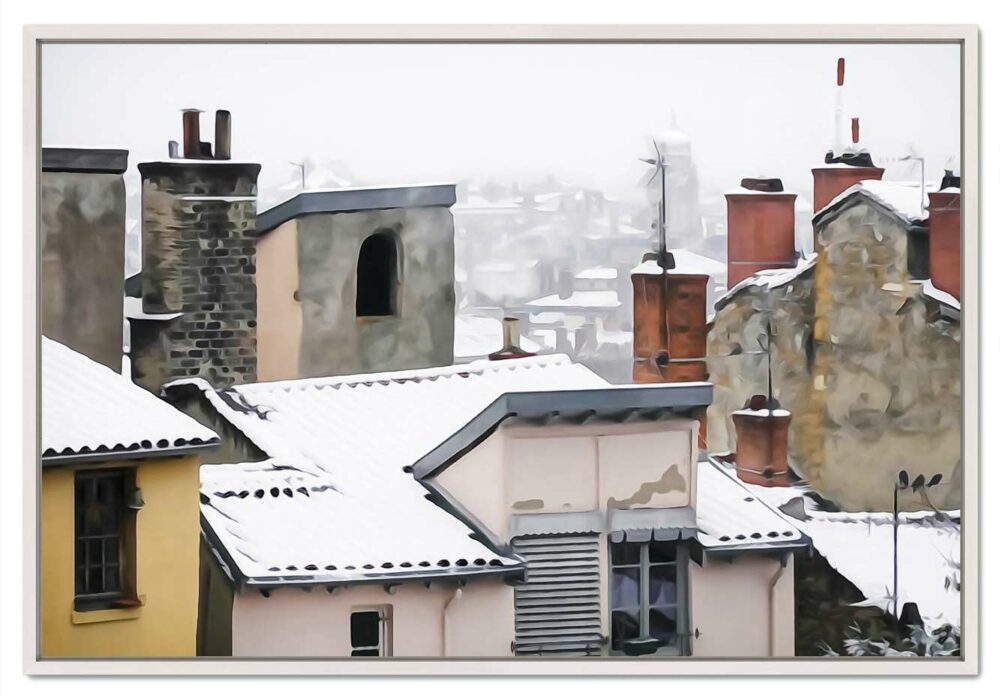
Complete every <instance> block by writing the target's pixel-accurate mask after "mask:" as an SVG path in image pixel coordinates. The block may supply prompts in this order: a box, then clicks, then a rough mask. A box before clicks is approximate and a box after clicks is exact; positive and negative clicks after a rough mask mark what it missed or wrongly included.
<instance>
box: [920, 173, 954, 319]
mask: <svg viewBox="0 0 1000 696" xmlns="http://www.w3.org/2000/svg"><path fill="white" fill-rule="evenodd" d="M961 186H962V181H961V178H960V177H958V176H956V175H954V174H952V173H951V172H950V171H948V172H946V173H945V177H944V180H943V181H942V182H941V190H940V191H932V192H930V193H929V194H927V197H928V199H929V200H930V208H929V210H928V213H929V217H930V223H929V234H930V266H931V269H930V270H931V273H930V275H931V282H932V283H933V284H934V287H936V288H938V289H939V290H944V291H945V292H947V293H949V294H950V295H952V296H953V297H955V299H957V300H961V299H962V188H961Z"/></svg>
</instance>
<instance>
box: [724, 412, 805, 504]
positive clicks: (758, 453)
mask: <svg viewBox="0 0 1000 696" xmlns="http://www.w3.org/2000/svg"><path fill="white" fill-rule="evenodd" d="M791 420H792V415H791V414H790V413H789V412H788V411H786V410H784V409H782V408H781V406H780V404H778V403H777V401H776V400H774V399H768V398H767V397H766V396H764V395H763V394H757V395H755V396H753V397H752V398H751V399H750V400H749V401H747V403H746V405H745V406H744V407H743V408H742V409H740V410H739V411H734V412H733V425H734V426H735V427H736V456H735V464H736V475H737V476H738V477H739V479H740V480H741V481H745V482H746V483H752V484H755V485H758V486H768V487H771V486H788V485H789V484H790V480H789V475H788V426H789V424H790V423H791Z"/></svg>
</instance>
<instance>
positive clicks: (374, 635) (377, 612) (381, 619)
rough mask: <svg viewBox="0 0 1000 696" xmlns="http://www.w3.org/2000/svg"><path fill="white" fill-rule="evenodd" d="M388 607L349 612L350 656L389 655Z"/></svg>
mask: <svg viewBox="0 0 1000 696" xmlns="http://www.w3.org/2000/svg"><path fill="white" fill-rule="evenodd" d="M388 643H389V609H388V607H384V608H379V609H355V610H354V611H352V612H351V657H382V656H385V655H389V654H390V651H389V650H388Z"/></svg>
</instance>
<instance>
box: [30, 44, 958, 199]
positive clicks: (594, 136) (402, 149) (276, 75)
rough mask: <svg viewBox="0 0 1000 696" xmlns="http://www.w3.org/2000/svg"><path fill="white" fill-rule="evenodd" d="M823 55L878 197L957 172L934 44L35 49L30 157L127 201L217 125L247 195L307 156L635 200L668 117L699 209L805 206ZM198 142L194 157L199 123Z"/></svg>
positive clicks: (945, 50) (951, 116) (276, 182)
mask: <svg viewBox="0 0 1000 696" xmlns="http://www.w3.org/2000/svg"><path fill="white" fill-rule="evenodd" d="M840 56H843V57H845V58H846V60H847V83H846V89H847V93H846V104H845V107H846V108H845V117H846V118H847V119H848V122H849V118H850V117H851V116H860V118H861V141H862V144H863V145H864V146H866V147H867V148H868V149H869V150H870V151H871V152H872V154H873V156H874V157H875V159H876V162H877V163H884V164H883V166H885V165H886V164H887V165H888V171H887V174H886V178H915V177H918V176H919V169H918V168H916V167H913V166H912V165H911V164H906V163H903V164H893V163H892V162H891V160H893V159H898V158H900V157H902V156H905V155H906V154H910V153H911V151H912V152H915V153H916V154H917V155H919V156H923V157H925V158H926V164H927V168H926V171H927V177H928V181H930V182H934V181H936V180H937V179H938V178H939V176H940V173H941V170H942V169H943V168H944V167H945V166H946V165H950V166H953V167H955V168H958V159H957V153H958V149H959V144H960V108H959V106H960V51H959V48H958V46H957V45H955V46H952V45H944V44H926V45H916V44H884V45H883V44H850V45H839V44H790V45H777V44H775V45H762V44H754V45H749V44H746V45H732V44H727V45H707V44H673V45H665V44H631V45H625V44H612V45H600V44H590V45H517V44H510V45H417V44H393V45H390V44H383V45H343V44H340V45H290V44H281V45H275V44H271V45H195V44H190V45H183V44H166V45H135V44H120V45H101V46H92V45H82V44H78V45H74V44H50V45H47V46H45V47H44V49H43V55H42V142H43V144H44V145H46V146H54V145H63V146H80V147H118V148H126V149H128V150H129V152H130V156H129V171H128V172H127V174H126V180H127V181H128V182H129V184H130V188H133V189H134V188H135V186H136V185H137V171H136V169H135V166H136V165H137V164H138V163H139V162H142V161H147V160H154V159H163V158H165V157H166V156H167V141H168V140H171V139H174V140H179V139H180V114H179V110H180V109H181V108H185V107H197V108H202V109H204V110H206V111H208V112H211V111H214V109H216V108H226V109H229V110H230V111H231V112H232V113H233V156H234V158H236V159H242V160H246V159H250V160H254V161H258V162H260V163H261V164H262V171H261V175H260V187H261V190H262V191H266V190H271V189H274V188H277V187H278V186H280V185H282V184H286V183H288V182H291V181H294V180H295V179H297V177H298V176H299V171H298V169H297V168H296V167H295V166H294V165H292V164H291V162H298V161H302V160H303V158H306V157H309V158H313V159H315V160H317V161H339V162H343V163H344V164H345V165H346V167H347V168H348V169H349V170H350V171H351V172H353V173H354V174H355V175H356V177H357V178H358V179H359V180H360V181H362V182H364V183H370V184H386V183H412V182H427V181H446V180H451V181H460V180H470V179H471V180H478V181H487V180H490V179H494V180H499V181H533V180H541V179H544V178H545V177H547V176H554V177H556V178H559V179H561V180H565V181H567V182H570V183H573V184H579V185H584V186H589V187H593V188H598V189H601V190H604V191H606V192H607V193H609V194H612V195H638V194H640V192H641V189H640V184H639V182H640V181H641V180H642V178H643V176H644V174H645V166H644V165H642V164H641V163H640V162H639V161H638V157H640V156H648V155H649V154H650V152H651V150H652V148H651V145H650V137H651V136H653V135H655V134H656V133H658V132H661V131H664V130H666V129H668V128H669V126H670V115H671V113H672V112H673V113H675V114H676V118H677V127H678V128H679V129H680V130H683V131H684V132H685V133H686V134H687V135H688V136H689V137H690V138H691V141H692V154H693V158H694V161H695V163H696V165H697V168H698V173H699V179H700V182H701V190H702V195H703V197H704V196H709V197H711V196H716V195H718V193H720V192H721V191H724V190H727V189H730V188H733V187H735V186H738V184H739V180H740V178H742V177H745V176H757V175H766V176H777V177H780V178H782V179H783V180H784V182H785V185H786V188H787V189H791V190H796V191H799V192H801V193H803V194H806V195H810V191H811V174H810V169H811V168H812V167H815V166H817V165H819V164H821V163H822V158H823V155H824V153H825V152H826V150H827V149H829V147H830V146H831V144H832V142H833V105H834V75H835V64H836V60H837V58H838V57H840ZM922 95H923V97H924V98H920V99H919V103H920V108H919V109H917V108H915V104H916V103H917V101H918V97H921V96H922ZM926 95H934V98H932V99H928V98H925V96H926ZM202 127H203V132H205V133H208V134H209V135H207V136H206V137H205V139H208V140H210V139H211V137H210V133H211V113H207V114H205V117H204V118H203V126H202Z"/></svg>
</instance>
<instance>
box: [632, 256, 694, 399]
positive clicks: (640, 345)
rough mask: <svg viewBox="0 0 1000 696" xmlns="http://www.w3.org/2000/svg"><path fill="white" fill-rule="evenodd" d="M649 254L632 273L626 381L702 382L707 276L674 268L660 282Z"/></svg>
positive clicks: (660, 270) (659, 270)
mask: <svg viewBox="0 0 1000 696" xmlns="http://www.w3.org/2000/svg"><path fill="white" fill-rule="evenodd" d="M649 256H651V255H647V259H646V260H645V261H643V263H642V265H640V266H639V267H638V268H636V269H634V270H633V271H632V291H633V305H632V306H633V320H632V326H633V329H632V331H633V333H632V356H633V363H632V381H633V382H701V381H704V380H705V379H706V378H707V374H708V371H707V368H706V366H705V352H706V350H705V339H706V336H707V334H708V331H707V327H706V325H705V309H706V302H707V300H706V295H707V288H708V276H707V275H701V274H696V273H685V272H684V269H683V268H680V269H671V270H670V271H669V272H668V273H667V275H666V279H664V274H663V269H662V268H661V267H660V266H659V264H658V263H657V261H656V259H655V256H654V257H653V258H648V257H649ZM669 258H670V261H668V265H672V261H673V257H672V256H671V257H669Z"/></svg>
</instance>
